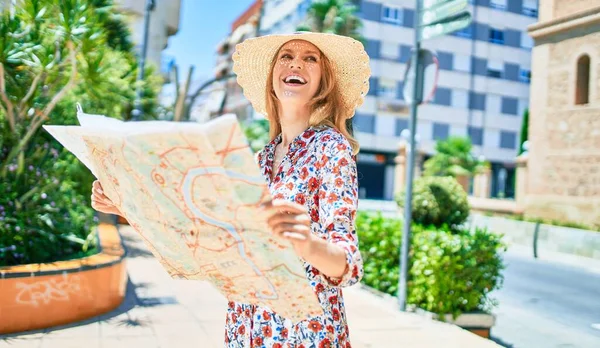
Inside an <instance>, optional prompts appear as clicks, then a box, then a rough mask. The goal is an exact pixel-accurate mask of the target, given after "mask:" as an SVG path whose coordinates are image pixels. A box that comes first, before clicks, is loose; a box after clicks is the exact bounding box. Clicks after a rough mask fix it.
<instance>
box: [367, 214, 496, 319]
mask: <svg viewBox="0 0 600 348" xmlns="http://www.w3.org/2000/svg"><path fill="white" fill-rule="evenodd" d="M356 226H357V231H358V236H359V237H358V238H359V242H360V249H361V253H362V255H363V259H364V269H365V274H364V277H363V280H362V281H363V283H364V284H365V285H367V286H370V287H373V288H375V289H377V290H379V291H382V292H385V293H388V294H390V295H393V296H396V295H397V291H398V278H399V262H398V260H399V256H400V246H401V242H402V226H401V220H399V219H390V218H383V217H382V216H381V214H372V213H364V212H360V213H359V214H358V215H357V218H356ZM411 232H412V233H411V247H410V251H409V256H410V265H409V280H408V294H407V301H408V304H410V305H412V306H415V307H418V308H421V309H424V310H427V311H431V312H433V313H436V314H439V315H442V314H453V315H454V316H458V315H459V314H461V313H465V312H474V311H484V312H489V311H491V310H492V308H493V307H494V306H495V305H496V303H495V301H494V300H493V299H492V298H491V292H492V291H494V290H497V289H499V288H500V287H501V286H502V281H503V277H502V274H501V272H502V270H503V269H504V264H503V261H502V257H501V254H500V253H501V252H502V251H503V250H505V246H504V244H503V243H502V241H501V238H502V237H501V236H499V235H495V234H493V233H490V232H488V231H486V230H483V229H477V230H474V231H472V232H469V231H465V230H461V231H459V232H457V231H449V230H446V229H443V228H442V229H439V228H435V227H433V226H432V227H427V228H425V227H423V226H421V225H416V224H415V225H413V226H412V231H411Z"/></svg>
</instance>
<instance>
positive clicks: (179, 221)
mask: <svg viewBox="0 0 600 348" xmlns="http://www.w3.org/2000/svg"><path fill="white" fill-rule="evenodd" d="M78 119H79V122H80V124H81V126H44V128H45V129H46V131H48V132H49V133H50V134H51V135H52V136H53V137H54V138H55V139H57V140H58V141H59V142H60V143H61V144H62V145H63V146H64V147H65V148H67V149H68V150H69V151H71V152H72V153H73V154H74V155H75V156H77V157H78V158H79V159H80V160H81V162H82V163H84V164H85V165H86V166H87V167H88V168H89V169H90V170H91V171H92V173H93V174H94V175H95V176H96V178H97V179H98V180H99V181H100V182H101V183H102V187H103V189H104V194H105V195H106V196H107V197H108V198H110V200H112V201H113V202H114V204H115V205H116V206H117V207H118V208H119V209H120V211H121V212H122V213H123V215H124V216H125V218H126V219H127V220H128V221H129V223H130V224H131V226H132V227H134V228H135V229H136V231H137V232H138V233H139V234H140V236H141V237H142V238H143V239H144V241H145V243H146V245H147V246H148V247H149V249H150V250H151V251H152V253H153V254H154V256H155V257H156V258H157V259H158V260H159V261H160V263H161V264H162V265H163V267H164V268H165V270H166V271H167V272H168V273H169V274H170V275H171V277H173V278H183V279H201V280H207V281H210V282H211V283H212V284H213V285H214V286H215V287H217V288H218V289H219V290H220V291H221V293H222V294H223V295H224V296H225V297H227V299H228V300H231V301H238V302H243V303H252V304H256V305H261V306H266V307H269V308H270V309H272V310H273V311H275V312H277V313H278V314H280V315H282V316H284V317H286V318H289V319H292V320H294V321H299V320H303V319H305V318H307V317H308V316H310V315H320V314H322V309H321V306H320V305H319V302H318V300H317V297H316V295H315V294H314V292H313V290H312V288H311V287H310V285H309V283H308V281H307V279H306V276H305V270H304V266H303V264H302V262H301V261H300V260H299V259H298V257H297V256H296V254H295V253H294V251H293V248H292V246H291V244H289V243H287V242H285V241H283V240H279V239H277V238H274V237H273V236H272V235H271V234H270V232H268V229H267V227H266V226H267V225H266V218H267V217H266V216H265V213H264V211H263V210H262V209H260V205H261V203H263V202H266V201H269V200H270V199H271V197H270V194H269V190H268V188H267V186H266V183H265V181H264V179H263V177H262V175H261V173H260V171H259V167H258V165H257V164H256V163H255V161H254V157H253V154H252V152H251V150H250V148H249V147H248V144H247V141H246V139H245V137H244V135H243V132H242V130H241V128H240V126H239V123H238V121H237V119H236V117H235V115H224V116H221V117H219V118H217V119H214V120H212V121H209V122H207V123H204V124H198V123H187V122H186V123H182V122H167V121H142V122H122V121H119V120H116V119H112V118H108V117H104V116H101V115H90V114H85V113H83V112H81V111H79V113H78Z"/></svg>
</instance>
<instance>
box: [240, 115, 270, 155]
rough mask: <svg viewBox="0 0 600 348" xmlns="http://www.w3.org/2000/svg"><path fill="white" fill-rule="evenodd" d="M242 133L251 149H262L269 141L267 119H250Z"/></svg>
mask: <svg viewBox="0 0 600 348" xmlns="http://www.w3.org/2000/svg"><path fill="white" fill-rule="evenodd" d="M244 134H245V135H246V138H247V139H248V142H249V144H250V148H251V149H252V151H254V152H258V151H260V150H262V148H263V147H265V145H267V143H268V142H269V121H267V120H266V119H259V120H251V121H250V122H248V123H247V124H246V125H245V126H244Z"/></svg>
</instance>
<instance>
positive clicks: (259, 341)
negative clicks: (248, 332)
mask: <svg viewBox="0 0 600 348" xmlns="http://www.w3.org/2000/svg"><path fill="white" fill-rule="evenodd" d="M262 344H263V339H262V337H260V336H258V337H255V338H254V343H253V344H252V347H262Z"/></svg>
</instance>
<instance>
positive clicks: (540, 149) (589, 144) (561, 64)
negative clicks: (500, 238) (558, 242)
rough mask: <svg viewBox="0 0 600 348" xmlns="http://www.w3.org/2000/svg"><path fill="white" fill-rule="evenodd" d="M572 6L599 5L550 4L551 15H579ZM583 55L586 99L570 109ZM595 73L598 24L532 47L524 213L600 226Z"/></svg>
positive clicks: (599, 95)
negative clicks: (585, 59)
mask: <svg viewBox="0 0 600 348" xmlns="http://www.w3.org/2000/svg"><path fill="white" fill-rule="evenodd" d="M567 3H570V5H569V4H567ZM575 3H580V5H584V6H583V7H581V8H580V10H581V9H589V8H591V7H592V3H593V5H594V6H598V5H599V2H598V0H595V1H576V0H573V1H558V2H556V1H555V2H554V5H555V6H556V7H555V9H554V10H555V13H554V16H555V17H556V16H558V15H559V13H562V14H566V13H567V12H569V11H572V12H573V13H574V12H579V11H575V10H574V7H573V6H575ZM588 5H589V6H588ZM560 16H562V15H560ZM583 54H587V55H589V57H590V59H591V69H590V70H591V76H590V98H589V104H587V105H575V92H576V73H577V70H576V67H577V61H578V59H579V58H580V57H581V56H582V55H583ZM599 71H600V26H595V27H591V26H590V27H587V28H578V29H576V30H572V31H570V32H563V33H559V34H557V35H556V36H554V37H544V38H543V39H541V40H540V41H538V45H537V46H536V47H535V48H534V49H533V54H532V82H531V101H530V105H531V109H530V124H529V140H530V150H529V156H528V158H529V159H528V163H527V173H528V174H527V183H526V186H527V195H526V199H525V214H526V215H529V216H537V217H542V218H546V219H561V220H566V221H574V222H579V223H585V224H590V225H600V73H599Z"/></svg>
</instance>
